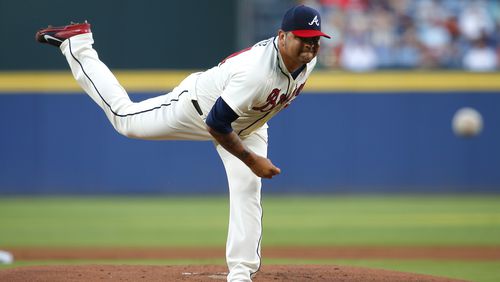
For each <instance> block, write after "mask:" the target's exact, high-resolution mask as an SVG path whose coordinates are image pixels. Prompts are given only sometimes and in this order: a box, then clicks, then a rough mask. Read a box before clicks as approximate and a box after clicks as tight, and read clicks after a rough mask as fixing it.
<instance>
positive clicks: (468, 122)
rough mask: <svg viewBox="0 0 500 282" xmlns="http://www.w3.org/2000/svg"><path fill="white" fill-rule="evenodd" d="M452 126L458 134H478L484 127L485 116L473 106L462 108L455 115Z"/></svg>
mask: <svg viewBox="0 0 500 282" xmlns="http://www.w3.org/2000/svg"><path fill="white" fill-rule="evenodd" d="M452 128H453V132H455V134H456V135H457V136H460V137H473V136H476V135H478V134H479V133H480V132H481V130H482V129H483V117H482V116H481V114H480V113H479V112H478V111H476V110H475V109H473V108H468V107H466V108H461V109H459V110H458V111H457V112H456V113H455V115H454V116H453V120H452Z"/></svg>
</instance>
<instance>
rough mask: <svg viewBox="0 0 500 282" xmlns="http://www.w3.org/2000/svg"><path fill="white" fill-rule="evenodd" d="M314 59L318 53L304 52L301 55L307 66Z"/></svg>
mask: <svg viewBox="0 0 500 282" xmlns="http://www.w3.org/2000/svg"><path fill="white" fill-rule="evenodd" d="M314 57H316V53H315V52H309V51H306V52H302V53H301V54H300V59H301V61H302V62H303V63H305V64H307V63H309V62H310V61H312V59H314Z"/></svg>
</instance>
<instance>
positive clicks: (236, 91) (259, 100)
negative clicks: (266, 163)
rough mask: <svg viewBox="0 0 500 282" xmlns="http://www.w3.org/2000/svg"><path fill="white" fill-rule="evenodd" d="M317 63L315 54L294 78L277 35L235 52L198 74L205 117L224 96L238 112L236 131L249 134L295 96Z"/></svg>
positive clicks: (197, 93)
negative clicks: (282, 55)
mask: <svg viewBox="0 0 500 282" xmlns="http://www.w3.org/2000/svg"><path fill="white" fill-rule="evenodd" d="M315 65H316V58H314V59H313V60H312V61H311V62H310V63H308V64H307V65H306V68H305V69H304V70H303V71H302V72H301V73H300V74H299V75H298V76H297V78H296V79H293V78H292V75H291V74H290V73H289V72H288V70H287V69H286V67H285V65H284V63H283V59H282V58H281V55H280V53H279V51H278V37H273V38H269V39H267V40H264V41H261V42H259V43H257V44H255V45H254V46H253V47H251V48H247V49H244V50H242V51H240V52H238V53H235V54H233V55H231V56H229V57H228V58H226V59H225V60H224V61H222V62H221V63H220V64H219V65H218V66H216V67H213V68H211V69H209V70H207V71H205V72H203V73H200V74H199V77H198V80H197V82H196V87H195V93H196V96H197V98H198V102H199V104H200V107H201V109H202V112H203V119H206V117H207V115H208V113H209V112H210V110H211V108H212V106H213V105H214V103H215V101H216V100H217V98H218V97H219V96H221V97H222V99H224V101H225V102H226V103H227V104H228V105H229V107H231V109H232V110H233V111H234V112H235V113H236V114H237V115H238V116H239V118H238V119H237V120H236V121H234V122H233V123H232V127H233V129H234V130H235V132H236V133H237V134H238V135H240V136H243V137H244V136H248V135H250V134H251V133H252V132H254V131H255V130H257V129H258V128H260V127H262V126H267V125H266V122H267V121H268V120H269V119H270V118H272V117H273V116H274V115H275V114H277V113H278V112H279V111H281V110H282V109H283V108H285V107H287V106H288V105H289V104H290V103H291V102H292V101H293V100H294V99H295V97H296V96H297V95H298V94H299V93H300V91H301V90H302V88H303V87H304V84H305V83H306V80H307V78H308V77H309V75H310V74H311V72H312V70H313V68H314V66H315Z"/></svg>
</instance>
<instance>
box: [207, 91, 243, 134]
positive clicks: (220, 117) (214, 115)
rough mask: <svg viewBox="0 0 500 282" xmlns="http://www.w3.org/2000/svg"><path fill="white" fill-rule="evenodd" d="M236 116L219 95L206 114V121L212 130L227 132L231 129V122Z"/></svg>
mask: <svg viewBox="0 0 500 282" xmlns="http://www.w3.org/2000/svg"><path fill="white" fill-rule="evenodd" d="M237 118H238V115H237V114H236V113H235V112H234V111H233V109H231V107H229V105H228V104H226V102H225V101H224V99H222V98H221V97H219V98H218V99H217V101H215V104H214V106H213V107H212V109H211V110H210V112H209V113H208V116H207V120H206V123H207V125H208V126H210V128H212V129H213V130H215V131H217V132H219V133H222V134H228V133H231V132H232V131H233V128H232V127H231V123H232V122H233V121H235V120H236V119H237Z"/></svg>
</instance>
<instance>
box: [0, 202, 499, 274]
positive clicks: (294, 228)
mask: <svg viewBox="0 0 500 282" xmlns="http://www.w3.org/2000/svg"><path fill="white" fill-rule="evenodd" d="M227 201H228V199H227V197H226V196H222V197H192V198H185V197H166V196H165V197H155V198H145V197H99V198H94V197H39V198H36V197H35V198H32V197H3V198H1V199H0V249H2V248H9V247H29V246H40V247H47V246H48V247H50V246H55V247H82V246H103V247H104V246H107V247H113V246H116V247H141V246H145V247H147V246H218V247H224V245H225V239H226V232H227V222H228V202H227ZM263 207H264V236H263V248H265V247H266V246H278V245H279V246H307V245H339V246H347V245H352V246H357V245H362V246H367V245H373V246H398V245H400V246H478V245H479V246H499V245H500V196H471V195H469V196H444V195H440V196H316V197H299V196H284V197H280V196H267V195H264V199H263ZM67 263H125V264H127V263H130V264H170V265H172V264H200V263H201V264H224V260H223V258H221V259H220V260H175V261H172V260H154V261H152V260H141V261H130V260H123V261H122V260H120V261H108V260H106V261H102V260H99V261H43V262H42V261H16V262H15V263H14V264H12V265H11V266H10V267H12V266H20V265H33V264H37V265H40V264H67ZM264 263H266V264H297V263H299V264H345V265H353V266H365V267H374V268H383V269H392V270H399V271H407V272H416V273H423V274H433V275H440V276H447V277H454V278H462V279H468V280H473V281H485V282H489V281H500V261H449V260H446V261H441V260H440V261H432V260H410V259H408V260H381V259H370V260H275V259H269V260H268V259H265V257H264ZM3 267H6V266H2V268H3Z"/></svg>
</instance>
